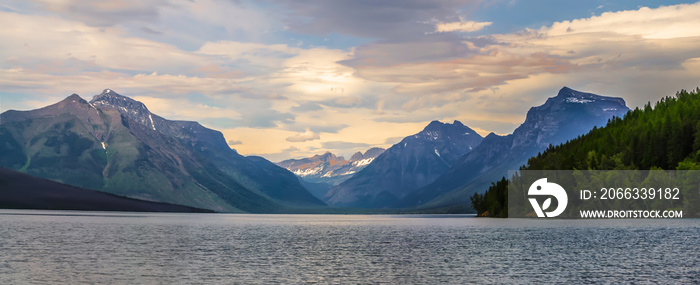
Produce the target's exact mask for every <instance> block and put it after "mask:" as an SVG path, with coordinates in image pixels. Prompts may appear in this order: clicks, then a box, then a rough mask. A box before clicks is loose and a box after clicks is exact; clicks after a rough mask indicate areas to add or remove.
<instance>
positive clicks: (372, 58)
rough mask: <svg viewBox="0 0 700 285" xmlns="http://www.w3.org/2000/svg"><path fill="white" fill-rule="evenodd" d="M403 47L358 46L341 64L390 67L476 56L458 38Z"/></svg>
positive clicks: (410, 44)
mask: <svg viewBox="0 0 700 285" xmlns="http://www.w3.org/2000/svg"><path fill="white" fill-rule="evenodd" d="M430 38H431V37H428V38H427V39H423V41H415V42H402V43H376V44H368V45H363V46H359V47H357V48H356V49H355V53H354V57H353V58H352V59H348V60H343V61H340V62H339V63H340V64H343V65H346V66H350V67H359V66H381V67H386V66H392V65H397V64H402V63H415V62H430V61H444V60H451V59H458V58H465V57H469V56H471V55H474V54H476V52H474V51H471V50H470V49H469V47H468V46H467V45H465V44H464V43H462V41H461V40H459V39H458V38H451V39H435V41H431V39H430Z"/></svg>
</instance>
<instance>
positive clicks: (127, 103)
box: [90, 89, 150, 113]
mask: <svg viewBox="0 0 700 285" xmlns="http://www.w3.org/2000/svg"><path fill="white" fill-rule="evenodd" d="M90 103H92V104H94V105H99V106H107V107H113V108H115V109H118V110H121V111H131V112H135V111H137V112H149V113H150V111H148V108H146V105H144V104H143V103H141V102H139V101H136V100H134V99H131V98H129V97H127V96H124V95H120V94H119V93H117V92H114V91H113V90H112V89H105V90H104V91H102V93H100V94H99V95H95V96H94V97H92V100H90Z"/></svg>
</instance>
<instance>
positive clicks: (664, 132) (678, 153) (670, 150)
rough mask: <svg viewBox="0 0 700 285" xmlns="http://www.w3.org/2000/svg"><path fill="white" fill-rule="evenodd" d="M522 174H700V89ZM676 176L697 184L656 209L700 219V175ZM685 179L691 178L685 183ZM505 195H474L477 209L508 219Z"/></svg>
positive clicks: (596, 133) (590, 136) (532, 162)
mask: <svg viewBox="0 0 700 285" xmlns="http://www.w3.org/2000/svg"><path fill="white" fill-rule="evenodd" d="M523 169H524V170H574V169H591V170H635V169H642V170H648V169H665V170H700V89H696V90H694V91H692V92H688V91H685V90H682V91H680V92H678V93H677V94H676V96H675V97H666V98H663V99H662V100H660V101H659V102H658V103H656V105H655V106H654V107H653V108H652V105H651V104H647V105H645V106H644V108H643V109H640V108H635V110H633V111H630V112H629V113H628V114H627V115H625V116H624V117H623V118H619V117H618V118H615V119H613V120H611V122H610V123H608V124H607V125H606V126H605V127H603V128H595V129H593V130H591V131H590V132H588V133H587V134H585V135H582V136H579V137H577V138H575V139H572V140H570V141H568V142H566V143H564V144H561V145H556V146H552V147H549V148H547V149H546V150H545V151H543V152H542V153H541V154H538V155H537V156H534V157H531V158H530V159H528V161H527V165H526V167H524V168H523ZM676 175H677V176H676V177H673V179H674V182H673V183H676V184H683V183H688V182H691V183H692V184H694V185H693V186H691V187H681V186H680V185H674V186H679V188H680V195H681V197H682V198H681V199H678V200H674V199H658V200H654V201H653V205H654V208H655V209H683V211H684V217H687V216H690V217H698V216H700V192H698V187H697V185H698V184H697V175H696V174H695V173H693V172H679V173H677V174H676ZM683 175H688V176H689V177H687V178H690V179H689V180H685V181H684V179H683V178H681V177H683ZM647 178H649V177H647ZM655 179H659V178H655ZM651 181H654V180H651ZM657 181H658V180H657ZM662 181H663V180H662ZM505 191H507V184H505V183H498V184H496V185H494V186H492V187H489V191H488V192H487V193H488V194H485V195H475V200H476V201H475V203H474V204H475V208H477V210H479V211H480V212H481V213H483V212H486V211H487V210H488V213H487V214H488V215H490V216H499V214H500V216H506V215H507V213H508V209H507V206H506V205H507V203H506V200H507V195H498V193H499V192H500V193H503V192H505ZM571 194H572V193H570V194H569V195H571ZM570 197H571V196H570ZM622 203H624V201H623V202H622ZM649 203H650V205H651V203H652V202H649ZM645 204H646V203H645ZM570 207H576V205H572V206H570ZM489 209H490V210H489Z"/></svg>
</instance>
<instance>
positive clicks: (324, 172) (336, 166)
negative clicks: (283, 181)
mask: <svg viewBox="0 0 700 285" xmlns="http://www.w3.org/2000/svg"><path fill="white" fill-rule="evenodd" d="M383 152H384V149H383V148H378V147H375V148H370V149H368V150H367V151H365V153H362V152H359V151H358V152H356V153H355V154H353V155H352V156H351V157H350V159H349V160H345V158H344V157H342V156H336V155H335V154H332V153H331V152H326V153H324V154H321V155H314V156H312V157H308V158H301V159H288V160H285V161H281V162H278V163H276V164H277V165H278V166H280V167H284V168H286V169H287V170H289V171H291V172H292V173H294V174H296V175H297V176H299V177H301V178H303V179H304V180H305V181H308V182H313V183H327V184H331V185H338V184H340V183H342V182H343V181H345V180H347V179H348V178H350V177H351V176H352V175H353V174H355V173H357V172H358V171H360V170H362V169H364V168H365V167H367V165H369V164H370V163H371V162H372V161H374V159H375V158H377V156H379V155H380V154H382V153H383Z"/></svg>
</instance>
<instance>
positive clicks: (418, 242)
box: [0, 210, 700, 284]
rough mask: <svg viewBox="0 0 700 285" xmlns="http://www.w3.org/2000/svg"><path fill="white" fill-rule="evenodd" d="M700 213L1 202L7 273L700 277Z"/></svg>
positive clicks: (378, 278)
mask: <svg viewBox="0 0 700 285" xmlns="http://www.w3.org/2000/svg"><path fill="white" fill-rule="evenodd" d="M698 241H700V220H698V219H682V220H536V219H489V218H474V217H471V216H444V215H401V216H385V215H241V214H160V213H116V212H112V213H104V212H73V211H14V210H2V211H0V284H24V283H32V284H48V283H51V284H54V283H68V284H76V283H98V284H192V283H195V284H299V283H321V284H326V283H336V284H337V283H342V284H357V283H391V284H436V283H449V284H464V283H480V284H481V283H536V282H555V283H568V282H575V283H620V282H624V283H627V282H629V283H686V284H687V283H698V282H700V243H699V242H698Z"/></svg>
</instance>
